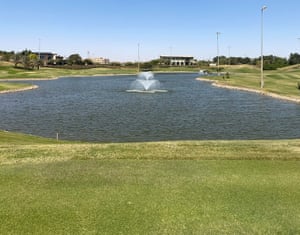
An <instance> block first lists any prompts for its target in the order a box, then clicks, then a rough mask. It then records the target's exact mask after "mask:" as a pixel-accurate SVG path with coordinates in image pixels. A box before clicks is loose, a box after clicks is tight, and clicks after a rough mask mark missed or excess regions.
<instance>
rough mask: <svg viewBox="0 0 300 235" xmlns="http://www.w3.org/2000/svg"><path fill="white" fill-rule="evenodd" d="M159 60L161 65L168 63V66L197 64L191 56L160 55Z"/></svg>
mask: <svg viewBox="0 0 300 235" xmlns="http://www.w3.org/2000/svg"><path fill="white" fill-rule="evenodd" d="M160 62H161V64H163V65H169V66H190V65H196V64H197V61H196V60H195V59H194V57H193V56H168V55H161V56H160Z"/></svg>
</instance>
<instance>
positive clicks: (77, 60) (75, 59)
mask: <svg viewBox="0 0 300 235" xmlns="http://www.w3.org/2000/svg"><path fill="white" fill-rule="evenodd" d="M67 63H68V64H69V65H81V64H82V58H81V56H80V55H79V54H72V55H70V56H69V58H68V59H67Z"/></svg>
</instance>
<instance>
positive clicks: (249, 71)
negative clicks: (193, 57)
mask: <svg viewBox="0 0 300 235" xmlns="http://www.w3.org/2000/svg"><path fill="white" fill-rule="evenodd" d="M225 71H228V72H229V74H230V76H229V78H226V76H214V77H208V78H209V79H211V80H214V81H217V82H218V84H221V85H229V86H235V87H244V88H250V89H256V90H261V89H260V70H259V69H258V68H257V67H255V66H250V65H241V66H229V67H227V68H226V69H225ZM298 82H300V68H299V66H290V67H285V68H282V69H278V70H272V71H264V83H265V85H264V89H263V90H262V91H264V92H270V93H272V94H277V95H282V96H286V97H290V98H295V99H300V90H299V89H298Z"/></svg>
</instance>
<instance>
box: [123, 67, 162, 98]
mask: <svg viewBox="0 0 300 235" xmlns="http://www.w3.org/2000/svg"><path fill="white" fill-rule="evenodd" d="M160 88H161V86H160V82H159V81H158V80H156V79H154V74H153V73H152V72H150V71H148V72H141V73H139V74H138V78H137V79H136V80H135V81H133V82H132V83H131V85H130V89H129V90H127V92H141V93H156V92H167V90H162V89H160Z"/></svg>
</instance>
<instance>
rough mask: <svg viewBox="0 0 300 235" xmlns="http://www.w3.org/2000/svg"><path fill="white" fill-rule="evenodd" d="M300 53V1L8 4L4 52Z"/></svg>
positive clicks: (21, 0)
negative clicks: (262, 30) (264, 6)
mask: <svg viewBox="0 0 300 235" xmlns="http://www.w3.org/2000/svg"><path fill="white" fill-rule="evenodd" d="M263 5H266V6H267V7H268V8H267V10H265V11H264V54H265V55H267V54H273V55H277V56H282V57H288V56H289V54H290V53H291V52H299V51H300V40H299V39H298V38H300V16H299V12H300V1H299V0H285V1H283V0H264V1H263V0H188V1H183V0H151V1H142V0H85V1H83V0H50V1H48V0H46V1H44V0H26V1H25V0H2V1H1V16H0V17H1V20H0V29H1V36H0V50H7V51H11V50H13V51H21V50H24V49H30V50H33V51H37V50H38V48H39V42H40V50H41V51H50V52H56V53H58V54H60V55H62V56H69V55H70V54H73V53H79V54H80V55H81V56H82V57H84V58H85V57H87V55H88V52H89V54H90V56H93V57H106V58H109V59H110V60H111V61H136V60H137V54H138V53H137V51H138V44H139V45H140V46H139V48H140V59H141V60H142V61H147V60H151V59H155V58H158V57H159V55H161V54H171V53H172V55H191V56H194V57H195V58H196V59H211V58H213V57H215V56H216V55H217V39H216V38H217V37H216V32H221V34H220V36H219V47H220V55H225V56H228V55H229V54H230V55H231V56H242V57H244V56H249V57H257V56H259V55H260V25H261V23H260V22H261V21H260V20H261V7H262V6H263Z"/></svg>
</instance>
